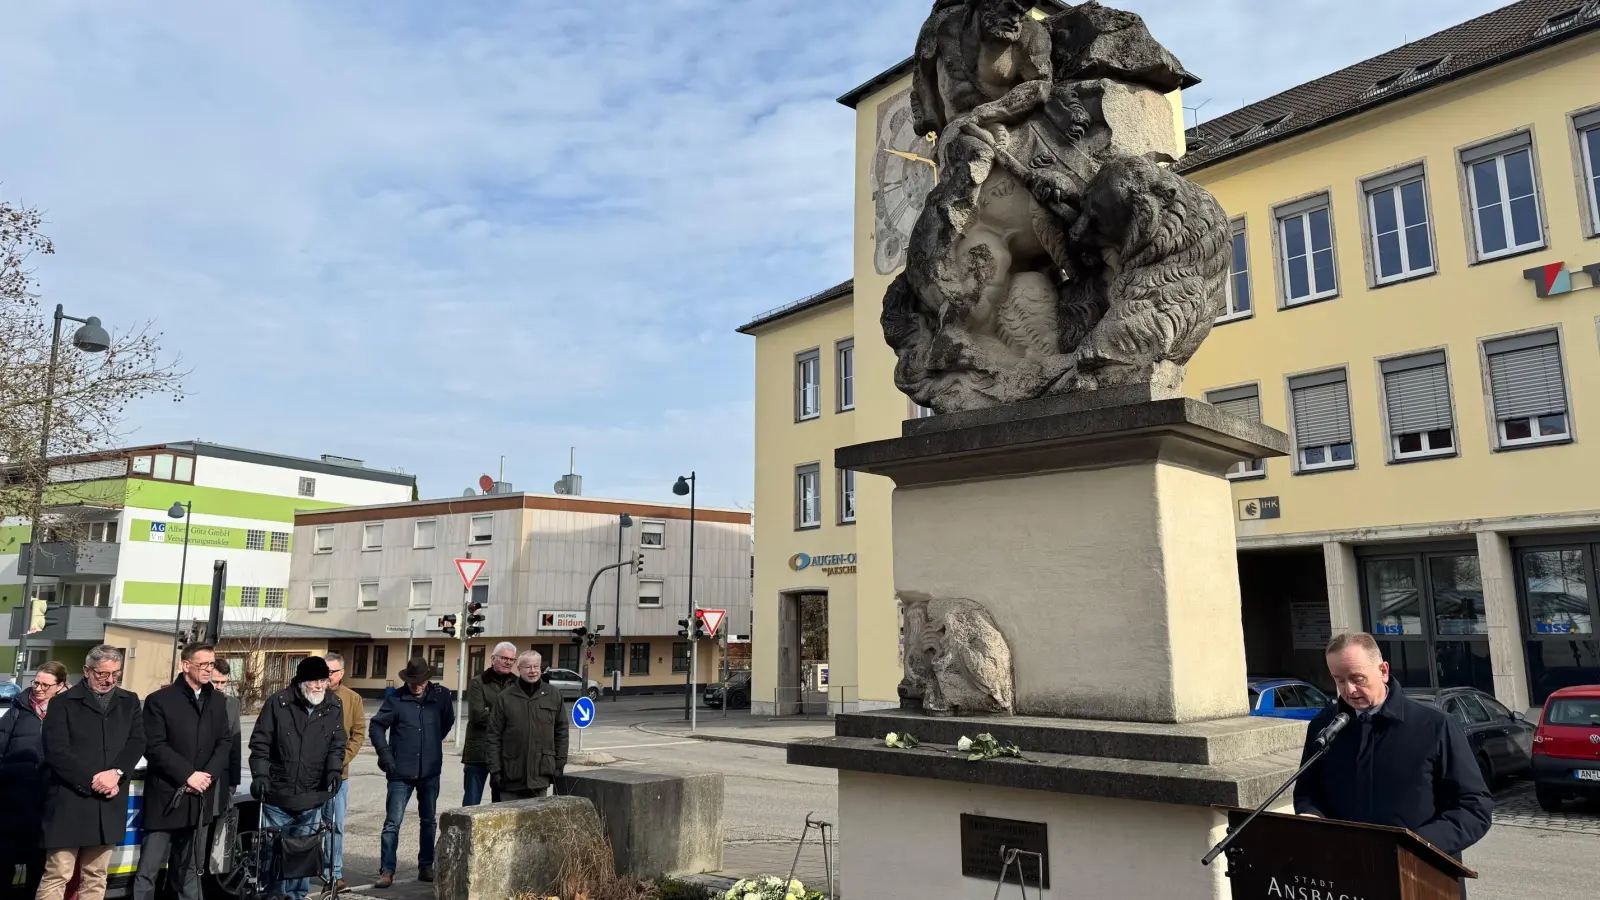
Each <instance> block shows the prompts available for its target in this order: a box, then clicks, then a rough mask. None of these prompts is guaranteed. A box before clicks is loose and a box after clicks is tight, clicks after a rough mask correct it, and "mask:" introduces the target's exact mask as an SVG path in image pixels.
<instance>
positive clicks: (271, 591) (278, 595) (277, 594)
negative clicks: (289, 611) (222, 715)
mask: <svg viewBox="0 0 1600 900" xmlns="http://www.w3.org/2000/svg"><path fill="white" fill-rule="evenodd" d="M283 594H284V590H283V588H277V587H269V588H266V589H264V590H263V591H262V592H261V605H262V606H263V607H264V608H266V609H283Z"/></svg>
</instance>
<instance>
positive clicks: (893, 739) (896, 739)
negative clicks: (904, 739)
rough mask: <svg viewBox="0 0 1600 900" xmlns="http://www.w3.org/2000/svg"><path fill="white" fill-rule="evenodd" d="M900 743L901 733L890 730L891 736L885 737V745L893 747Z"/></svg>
mask: <svg viewBox="0 0 1600 900" xmlns="http://www.w3.org/2000/svg"><path fill="white" fill-rule="evenodd" d="M898 743H900V735H898V734H895V733H894V732H892V731H891V732H889V736H888V737H886V738H884V739H883V745H884V746H885V747H893V746H894V745H895V744H898Z"/></svg>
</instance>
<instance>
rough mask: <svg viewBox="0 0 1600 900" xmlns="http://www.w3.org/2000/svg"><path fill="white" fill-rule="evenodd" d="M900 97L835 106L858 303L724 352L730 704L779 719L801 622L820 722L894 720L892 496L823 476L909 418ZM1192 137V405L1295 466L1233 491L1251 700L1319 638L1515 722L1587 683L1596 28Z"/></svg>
mask: <svg viewBox="0 0 1600 900" xmlns="http://www.w3.org/2000/svg"><path fill="white" fill-rule="evenodd" d="M1150 24H1151V27H1152V30H1153V31H1154V33H1155V34H1156V36H1157V37H1158V38H1159V37H1160V36H1161V23H1160V22H1159V20H1158V21H1153V22H1151V23H1150ZM1189 62H1190V63H1191V64H1193V63H1195V62H1196V61H1193V60H1190V61H1189ZM1202 74H1203V73H1202ZM909 83H910V76H909V61H907V62H906V63H902V64H901V65H899V66H896V67H895V68H893V69H890V70H889V71H887V72H885V73H883V74H882V75H881V76H879V77H877V78H875V79H873V80H872V81H870V82H868V83H867V84H865V85H863V86H861V87H860V88H858V89H856V90H854V91H852V92H851V93H849V94H847V95H846V96H845V97H843V98H841V102H843V103H844V104H845V105H846V106H848V107H850V108H852V109H854V110H855V111H856V121H857V158H856V184H855V196H856V210H855V225H856V242H855V264H854V278H853V279H852V281H850V282H847V283H845V284H844V285H841V286H839V287H837V288H834V289H831V290H828V291H824V292H823V293H820V294H818V295H816V296H814V297H809V298H806V299H805V300H802V301H799V302H797V303H794V304H791V305H789V306H787V307H783V308H780V309H778V310H774V311H773V312H771V313H768V314H766V315H763V316H761V317H759V318H757V319H755V320H754V321H752V322H750V323H748V324H746V325H745V326H743V327H742V328H741V329H740V330H741V331H743V332H745V333H747V334H750V335H753V336H754V337H755V340H756V359H757V364H756V404H757V408H756V469H757V473H758V475H757V485H756V503H757V508H758V510H760V511H761V513H762V515H763V516H764V517H765V521H767V522H768V523H769V524H768V526H767V528H766V530H765V531H764V533H763V535H762V542H761V546H760V548H759V551H758V553H757V557H756V577H755V592H756V593H755V597H756V601H755V604H756V623H757V626H758V627H757V629H756V636H757V640H756V645H755V657H754V672H755V687H754V697H755V698H756V701H757V702H758V703H760V702H762V700H763V698H772V699H770V700H768V701H767V702H769V703H771V704H772V706H773V709H774V710H775V711H777V712H785V711H787V705H786V704H785V703H782V702H780V700H781V699H782V698H783V697H785V696H786V694H785V693H784V691H785V690H786V689H788V688H790V687H792V686H794V685H797V684H799V683H800V682H801V680H802V679H803V677H804V673H803V672H802V670H801V669H800V665H799V658H798V653H797V651H796V650H795V649H794V648H795V647H796V646H797V643H798V637H797V636H796V635H795V634H794V632H795V630H796V629H795V628H794V627H793V626H792V625H791V624H790V623H791V621H792V619H793V618H794V613H793V612H792V609H793V608H794V607H796V606H797V605H798V604H799V603H800V602H801V600H802V599H803V598H807V597H815V596H819V595H826V597H827V605H828V614H829V638H830V640H829V644H830V651H831V652H830V659H829V663H830V667H831V684H830V689H831V698H832V700H833V701H834V702H833V707H834V708H835V709H851V708H860V707H865V706H874V705H885V704H892V703H895V702H896V701H897V698H896V690H895V689H896V685H897V683H898V681H899V678H900V666H899V659H898V657H899V654H898V652H897V647H898V642H899V617H898V609H897V604H896V602H895V599H894V590H893V570H892V566H893V563H892V554H893V546H892V539H891V535H890V531H889V516H888V509H889V505H888V504H889V496H890V484H889V483H888V482H887V481H886V480H884V479H881V478H876V477H873V476H866V475H863V476H859V477H855V476H852V475H851V474H850V473H846V472H839V471H837V470H835V469H834V467H833V465H832V460H833V449H834V448H835V447H838V446H841V445H844V444H849V443H858V442H863V441H869V440H876V439H881V438H886V437H892V436H896V435H898V434H899V429H900V424H901V422H902V421H903V420H905V419H906V418H908V417H911V416H915V415H920V414H923V413H924V412H925V411H920V410H917V409H916V408H915V407H913V406H911V405H910V404H909V403H908V401H907V400H906V398H905V397H904V396H903V395H901V394H900V393H899V392H898V391H897V390H896V389H895V388H894V385H893V379H892V369H893V365H894V358H893V355H892V354H891V352H890V351H889V349H888V348H887V346H885V344H884V343H883V340H882V337H881V328H880V326H879V322H878V320H879V314H880V310H881V300H882V296H883V293H884V290H885V288H886V287H887V286H888V283H889V281H890V279H891V278H892V277H893V276H894V275H895V274H896V273H897V272H898V271H899V268H900V267H901V266H902V265H903V263H904V252H905V243H906V236H907V233H908V230H909V228H910V224H911V223H912V222H914V221H915V218H916V215H917V213H918V211H919V208H920V207H919V203H920V197H921V196H922V194H921V193H918V192H917V190H913V189H912V188H913V187H914V186H916V185H918V184H919V183H922V184H925V183H927V182H931V179H932V177H933V164H932V162H931V161H930V160H929V159H927V158H926V157H927V156H928V155H929V154H928V151H927V145H926V144H925V143H924V142H923V141H922V139H921V138H920V137H918V136H917V135H915V134H913V133H911V131H910V128H909V126H908V115H909V114H908V98H907V90H908V87H909ZM1172 100H1173V107H1174V115H1175V117H1177V116H1179V115H1181V112H1180V110H1181V102H1180V101H1179V100H1178V98H1177V97H1173V98H1172ZM1175 122H1181V119H1176V118H1175ZM1185 140H1186V144H1187V154H1186V155H1185V156H1184V158H1183V159H1182V160H1181V161H1180V162H1179V163H1178V164H1177V168H1178V169H1179V170H1180V171H1182V172H1183V173H1184V174H1185V175H1186V176H1187V177H1189V178H1190V179H1192V180H1194V181H1196V182H1198V183H1200V184H1202V185H1204V186H1205V187H1207V188H1208V189H1210V190H1211V191H1212V192H1213V193H1214V194H1215V195H1216V197H1217V198H1218V200H1219V201H1220V202H1221V203H1222V205H1223V207H1224V208H1225V209H1226V210H1227V211H1228V213H1229V214H1230V216H1231V217H1232V220H1233V227H1234V244H1233V246H1234V252H1233V272H1232V277H1231V279H1230V283H1229V290H1228V294H1227V298H1226V302H1227V309H1226V312H1225V314H1224V315H1223V316H1222V317H1221V318H1220V319H1219V320H1218V323H1217V327H1216V328H1215V330H1214V331H1213V333H1212V335H1211V337H1210V338H1209V339H1208V340H1207V342H1206V343H1205V345H1204V346H1203V347H1202V348H1201V350H1200V353H1199V355H1198V356H1197V357H1196V358H1195V359H1194V361H1193V362H1192V364H1191V365H1190V367H1189V374H1188V379H1187V382H1186V390H1187V392H1188V393H1190V394H1191V395H1193V396H1194V397H1196V398H1203V399H1207V400H1209V401H1210V402H1213V403H1215V404H1217V405H1219V406H1221V407H1223V408H1225V409H1228V410H1230V411H1232V412H1235V413H1237V414H1239V415H1243V416H1247V417H1252V418H1259V419H1260V420H1262V421H1264V422H1265V423H1266V424H1268V425H1271V426H1273V427H1275V428H1279V429H1282V430H1283V431H1285V432H1287V433H1288V434H1289V435H1290V436H1291V439H1292V442H1293V455H1292V457H1290V458H1288V459H1273V460H1267V461H1265V462H1261V463H1257V464H1253V465H1247V466H1242V467H1241V468H1240V470H1239V471H1237V472H1236V473H1234V475H1233V478H1234V481H1235V484H1234V495H1235V499H1236V501H1237V503H1238V518H1239V522H1238V549H1239V569H1240V580H1241V590H1242V595H1243V601H1244V623H1243V624H1244V632H1245V642H1246V649H1247V656H1248V662H1249V666H1250V669H1251V671H1252V673H1258V674H1263V675H1267V674H1273V675H1277V674H1282V675H1295V676H1300V677H1305V678H1310V679H1313V680H1319V681H1321V680H1325V679H1326V673H1325V671H1324V670H1323V668H1322V665H1321V662H1322V661H1321V647H1322V646H1323V644H1324V643H1325V641H1326V640H1327V638H1328V637H1329V636H1330V634H1331V633H1332V632H1333V631H1334V630H1345V629H1364V630H1370V631H1373V632H1375V633H1377V634H1378V635H1379V636H1380V637H1381V639H1382V640H1383V641H1384V645H1385V651H1386V652H1387V654H1388V655H1389V658H1390V659H1391V661H1392V662H1393V663H1394V666H1395V671H1396V674H1397V676H1398V678H1399V680H1400V681H1401V683H1403V684H1405V685H1407V686H1408V687H1411V688H1420V689H1427V688H1430V687H1444V686H1452V685H1473V686H1477V687H1480V688H1483V689H1485V690H1488V691H1491V692H1493V693H1494V694H1495V695H1496V696H1497V697H1498V698H1499V699H1500V700H1501V701H1502V702H1503V703H1505V704H1506V705H1507V706H1510V707H1512V708H1513V709H1520V708H1525V707H1527V706H1528V705H1530V704H1531V703H1538V702H1541V701H1542V700H1543V699H1544V697H1545V696H1547V695H1548V694H1549V692H1550V691H1552V690H1553V689H1555V688H1557V687H1560V686H1562V685H1564V684H1568V683H1574V682H1590V683H1592V682H1594V681H1600V644H1597V642H1596V637H1595V634H1594V621H1595V618H1596V616H1597V614H1600V597H1597V594H1600V582H1597V571H1600V479H1596V478H1595V477H1594V474H1593V473H1594V469H1595V463H1594V461H1595V458H1596V457H1595V454H1594V452H1593V451H1592V448H1591V449H1589V450H1586V449H1585V442H1586V441H1592V440H1594V437H1593V436H1592V435H1591V436H1588V437H1585V428H1586V427H1587V428H1594V427H1600V425H1596V424H1595V423H1600V290H1594V288H1596V287H1600V4H1597V3H1594V2H1590V3H1577V2H1575V0H1523V2H1518V3H1513V4H1511V5H1509V6H1506V7H1504V8H1502V9H1500V10H1497V11H1495V12H1493V13H1490V14H1488V15H1485V16H1481V17H1479V18H1477V19H1474V20H1472V21H1469V22H1466V23H1464V24H1462V25H1459V26H1457V27H1454V28H1450V29H1447V30H1445V31H1442V32H1440V33H1438V34H1434V35H1431V36H1428V37H1425V38H1422V39H1420V40H1417V41H1413V42H1411V43H1408V44H1406V45H1405V46H1403V47H1399V48H1397V49H1395V50H1393V51H1390V52H1388V53H1385V54H1382V55H1380V56H1377V57H1374V58H1372V59H1369V60H1365V61H1362V62H1359V63H1356V64H1355V65H1352V66H1350V67H1348V68H1346V69H1343V70H1341V71H1338V72H1335V73H1333V74H1331V75H1328V76H1326V77H1324V78H1320V79H1317V80H1315V81H1312V82H1309V83H1307V84H1303V85H1300V86H1298V87H1295V88H1292V89H1290V90H1288V91H1285V92H1283V93H1281V94H1278V95H1276V96H1273V97H1270V98H1267V99H1265V100H1262V101H1260V102H1258V103H1254V104H1250V105H1248V106H1246V107H1244V108H1242V109H1240V110H1238V111H1236V112H1233V113H1229V114H1227V115H1224V116H1221V117H1218V118H1216V119H1213V120H1211V121H1208V122H1206V123H1204V124H1203V125H1201V126H1199V127H1197V128H1194V129H1190V130H1189V131H1188V132H1187V133H1186V134H1185ZM919 179H920V180H921V181H919ZM1590 420H1593V421H1590ZM1586 422H1589V423H1590V424H1589V425H1587V426H1586V425H1585V423H1586ZM841 556H842V561H841ZM818 558H822V559H824V560H825V561H826V562H827V563H841V564H838V565H831V564H827V565H820V566H819V565H816V564H815V563H814V561H815V560H817V559H818ZM1107 565H1113V566H1114V565H1116V561H1115V560H1107ZM907 639H908V640H911V641H915V640H916V637H915V636H908V638H907ZM1241 690H1243V686H1241Z"/></svg>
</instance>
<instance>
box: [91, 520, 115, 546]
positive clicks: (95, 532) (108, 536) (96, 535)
mask: <svg viewBox="0 0 1600 900" xmlns="http://www.w3.org/2000/svg"><path fill="white" fill-rule="evenodd" d="M89 540H91V541H98V542H100V543H102V544H115V543H116V542H117V523H116V522H95V523H92V524H91V525H90V526H89Z"/></svg>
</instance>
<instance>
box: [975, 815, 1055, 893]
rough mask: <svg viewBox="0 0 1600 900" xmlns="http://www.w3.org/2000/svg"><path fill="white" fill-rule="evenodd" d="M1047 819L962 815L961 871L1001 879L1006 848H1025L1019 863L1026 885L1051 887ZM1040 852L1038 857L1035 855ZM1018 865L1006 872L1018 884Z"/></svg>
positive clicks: (976, 876)
mask: <svg viewBox="0 0 1600 900" xmlns="http://www.w3.org/2000/svg"><path fill="white" fill-rule="evenodd" d="M1046 838H1047V834H1046V831H1045V824H1044V823H1043V822H1019V821H1017V820H1016V819H994V818H990V817H988V816H972V815H967V814H966V813H962V815H961V874H962V875H966V876H968V877H971V878H982V879H983V880H984V881H999V880H1000V873H1001V871H1002V870H1003V869H1004V868H1005V863H1006V858H1005V853H1004V851H1005V850H1007V849H1010V850H1021V851H1023V853H1022V854H1021V855H1019V856H1018V857H1017V863H1019V864H1021V867H1022V878H1023V884H1024V885H1026V886H1027V887H1033V888H1039V889H1040V890H1048V889H1049V887H1050V848H1049V842H1048V841H1047V839H1046ZM1034 853H1037V854H1039V856H1038V857H1037V858H1035V857H1033V856H1032V855H1031V854H1034ZM1016 877H1017V865H1016V864H1013V865H1012V867H1011V871H1009V872H1006V881H1007V882H1008V883H1011V884H1015V883H1016V880H1015V879H1016Z"/></svg>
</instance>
